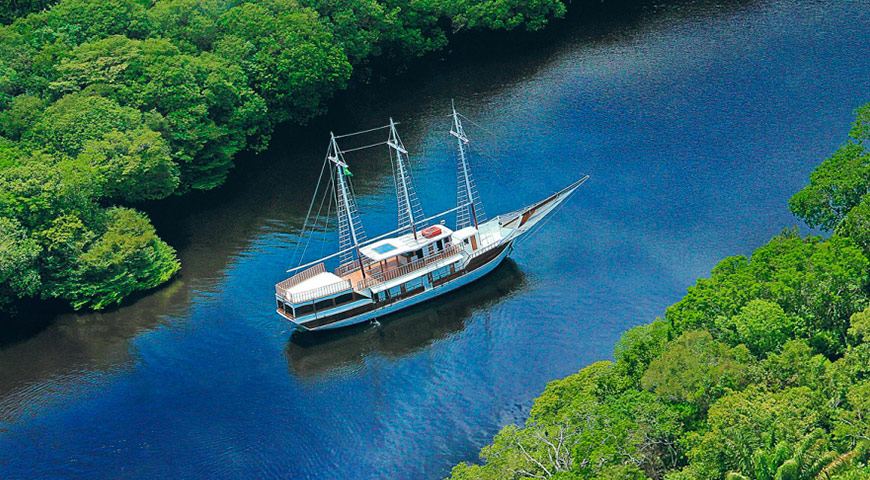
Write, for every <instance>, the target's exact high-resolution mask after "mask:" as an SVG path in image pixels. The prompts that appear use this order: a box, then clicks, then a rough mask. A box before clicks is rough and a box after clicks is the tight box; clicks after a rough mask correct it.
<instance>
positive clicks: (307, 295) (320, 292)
mask: <svg viewBox="0 0 870 480" xmlns="http://www.w3.org/2000/svg"><path fill="white" fill-rule="evenodd" d="M352 288H353V283H351V281H350V280H343V281H341V282H336V283H331V284H329V285H324V286H322V287H320V288H315V289H314V290H308V291H305V292H299V293H291V294H290V295H289V296H285V298H287V300H290V303H292V304H294V305H298V304H300V303H302V302H307V301H309V300H314V299H315V298H320V297H326V296H329V295H334V294H336V293H341V292H343V291H345V290H351V289H352Z"/></svg>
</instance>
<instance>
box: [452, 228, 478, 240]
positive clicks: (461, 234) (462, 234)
mask: <svg viewBox="0 0 870 480" xmlns="http://www.w3.org/2000/svg"><path fill="white" fill-rule="evenodd" d="M475 234H477V229H476V228H474V227H465V228H461V229H459V230H457V231H455V232H453V241H454V242H455V243H459V242H461V241H463V240H465V239H466V238H470V237H473V236H474V235H475Z"/></svg>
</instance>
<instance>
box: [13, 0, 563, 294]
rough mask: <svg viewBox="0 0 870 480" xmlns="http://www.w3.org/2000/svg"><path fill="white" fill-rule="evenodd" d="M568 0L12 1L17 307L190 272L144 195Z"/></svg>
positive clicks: (187, 179) (124, 290)
mask: <svg viewBox="0 0 870 480" xmlns="http://www.w3.org/2000/svg"><path fill="white" fill-rule="evenodd" d="M565 11H566V7H565V4H564V3H562V2H561V1H560V0H532V1H525V0H414V1H403V0H263V1H247V0H60V1H57V2H51V1H47V0H0V12H2V14H0V23H5V24H6V25H0V311H2V310H3V309H4V308H5V309H6V310H7V311H8V310H9V309H10V308H11V307H13V306H14V305H15V303H16V302H17V301H18V300H19V299H22V298H29V299H34V298H42V299H59V300H61V301H63V302H66V303H68V304H70V305H71V306H72V307H74V308H76V309H79V308H93V309H101V308H104V307H107V306H110V305H114V304H117V303H119V302H120V301H121V300H122V299H123V298H125V297H126V296H128V295H129V294H131V293H132V292H135V291H137V290H144V289H149V288H152V287H155V286H157V285H159V284H161V283H163V282H165V281H167V280H168V279H169V278H171V277H172V276H173V275H174V274H175V272H176V271H178V269H179V268H180V265H179V261H178V259H177V257H176V254H175V251H174V250H173V249H172V247H170V246H169V245H167V244H166V243H165V242H164V241H163V240H161V239H160V238H159V237H158V235H157V232H155V229H154V227H153V226H152V225H151V223H150V221H149V219H148V217H147V216H146V215H145V214H144V213H142V212H141V211H139V210H137V208H136V207H137V206H138V205H140V204H141V202H143V201H148V200H157V199H162V198H165V197H167V196H170V195H179V194H184V193H185V192H189V191H193V190H208V189H212V188H215V187H217V186H219V185H221V183H222V182H224V180H225V178H226V177H227V174H228V171H229V170H230V169H231V168H232V166H233V158H234V156H235V155H236V154H237V153H238V152H240V151H242V150H252V151H260V150H262V149H264V148H265V147H266V145H267V143H268V141H269V136H270V134H271V132H272V131H273V128H274V127H275V125H277V124H278V123H280V122H288V121H289V122H294V123H297V124H304V123H305V122H306V121H307V120H309V119H311V118H312V117H313V116H315V115H318V114H320V113H322V112H323V111H324V108H325V105H326V102H327V101H328V100H329V99H330V97H331V96H332V95H333V94H334V93H335V92H336V91H337V90H340V89H344V88H347V87H348V86H349V85H353V84H355V83H356V84H359V83H364V82H366V81H367V80H368V79H369V78H371V76H372V72H375V71H379V72H382V73H380V75H383V74H384V73H383V72H384V71H393V72H394V71H396V70H397V69H401V67H402V65H404V64H405V63H406V62H408V61H410V60H412V59H414V58H417V57H420V56H423V55H425V54H426V53H428V52H433V51H436V50H439V49H441V48H443V47H444V46H445V45H446V44H447V41H448V38H450V37H451V36H452V35H454V34H456V33H457V32H459V31H462V30H470V29H494V30H511V29H515V28H523V29H526V30H538V29H541V28H543V27H544V25H545V24H546V23H547V22H548V20H550V19H553V18H558V17H562V16H563V15H564V14H565Z"/></svg>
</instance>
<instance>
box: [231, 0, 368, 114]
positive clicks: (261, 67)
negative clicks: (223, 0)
mask: <svg viewBox="0 0 870 480" xmlns="http://www.w3.org/2000/svg"><path fill="white" fill-rule="evenodd" d="M220 23H221V26H222V28H223V29H224V30H226V31H227V32H231V33H229V34H228V35H227V36H226V37H224V38H223V39H222V40H220V41H219V42H218V43H217V45H216V48H215V50H216V52H217V53H218V54H219V55H220V56H221V57H223V58H227V59H229V60H231V61H232V62H233V63H235V64H237V65H240V66H242V68H243V69H244V71H245V72H246V73H247V74H248V75H249V77H250V79H251V83H252V85H253V86H254V87H255V89H256V90H257V92H258V93H259V94H260V95H262V96H263V98H265V99H266V101H267V104H268V105H269V108H270V109H272V110H273V112H274V114H276V115H277V120H279V121H280V120H284V119H287V118H294V119H296V120H297V121H303V122H304V121H306V120H307V119H309V118H311V116H313V115H314V114H316V113H319V112H320V111H321V109H322V105H323V102H324V100H326V99H328V98H330V96H331V95H332V92H334V91H335V90H337V89H339V88H344V87H345V85H346V82H347V79H348V78H349V77H350V72H351V66H350V63H349V62H348V61H347V56H346V55H345V54H344V52H343V51H342V49H341V48H340V47H338V46H336V45H335V43H334V39H333V37H332V34H331V33H330V32H329V30H327V29H326V28H324V27H323V26H322V24H321V23H320V22H318V21H317V14H316V12H314V11H311V10H308V9H305V8H302V7H300V6H299V5H298V4H297V3H296V2H295V0H269V1H266V2H260V3H245V4H242V5H239V6H236V7H234V8H231V9H230V10H229V11H227V12H226V13H225V14H223V15H222V16H221V19H220Z"/></svg>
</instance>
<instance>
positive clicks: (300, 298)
mask: <svg viewBox="0 0 870 480" xmlns="http://www.w3.org/2000/svg"><path fill="white" fill-rule="evenodd" d="M325 271H326V267H325V265H324V264H322V263H318V264H317V265H315V266H313V267H311V268H309V269H307V270H303V271H301V272H299V273H297V274H296V275H293V276H292V277H290V278H288V279H287V280H284V281H283V282H281V283H279V284H277V285H275V293H277V294H278V295H280V296H282V297H284V298H285V299H287V300H288V301H290V303H294V304H296V303H301V302H305V301H307V300H312V299H315V298H320V297H325V296H327V295H332V294H334V293H338V292H342V291H344V290H349V289H351V288H353V283H351V281H350V280H344V281H342V282H336V283H331V284H329V285H324V286H322V287H320V288H315V289H314V290H307V291H304V292H299V293H290V289H291V288H293V287H294V286H296V285H299V284H300V283H302V282H304V281H305V280H308V279H310V278H313V277H315V276H317V275H318V274H320V273H324V272H325Z"/></svg>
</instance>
